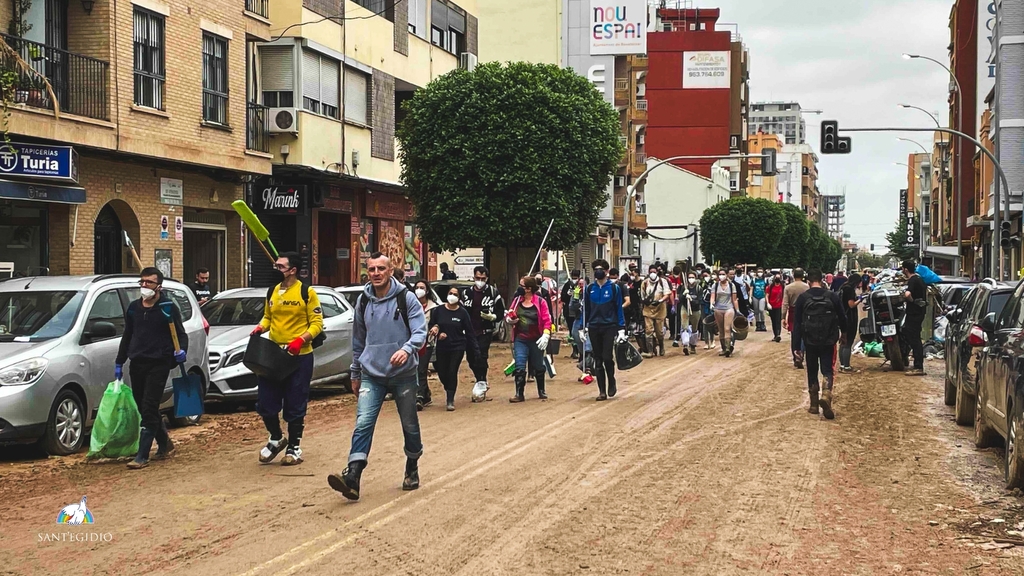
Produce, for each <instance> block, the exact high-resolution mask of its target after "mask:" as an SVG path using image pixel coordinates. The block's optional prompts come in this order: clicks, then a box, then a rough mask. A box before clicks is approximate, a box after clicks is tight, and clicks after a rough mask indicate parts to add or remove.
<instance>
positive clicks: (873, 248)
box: [871, 244, 875, 252]
mask: <svg viewBox="0 0 1024 576" xmlns="http://www.w3.org/2000/svg"><path fill="white" fill-rule="evenodd" d="M871 251H872V252H874V251H875V245H874V244H872V245H871Z"/></svg>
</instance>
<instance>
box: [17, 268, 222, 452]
mask: <svg viewBox="0 0 1024 576" xmlns="http://www.w3.org/2000/svg"><path fill="white" fill-rule="evenodd" d="M163 291H164V293H165V294H167V295H168V296H169V297H170V298H171V299H172V300H173V301H174V302H175V303H176V304H177V305H178V308H179V309H180V310H181V317H182V320H183V321H184V325H185V330H186V331H187V333H188V339H189V345H188V350H187V352H188V355H187V359H186V361H185V368H186V371H188V372H189V373H191V374H198V375H199V376H200V377H201V378H202V379H203V383H204V384H205V383H206V382H209V381H210V371H209V366H208V365H207V360H206V353H207V350H206V339H207V330H208V325H207V324H206V321H205V320H204V319H203V315H202V314H200V313H199V303H198V302H197V301H196V298H195V296H194V295H193V294H192V291H191V290H189V289H188V287H187V286H185V285H184V284H181V283H179V282H175V281H173V280H170V279H168V280H164V284H163ZM138 298H139V284H138V277H137V276H127V275H104V276H39V277H27V278H14V279H9V280H2V281H0V442H5V443H6V442H32V441H39V443H40V445H41V446H42V448H43V449H45V450H46V451H47V452H48V453H50V454H61V455H63V454H71V453H73V452H75V451H77V450H78V449H79V448H81V446H82V443H83V441H84V440H85V436H86V434H87V433H88V431H89V429H90V428H91V427H92V423H93V420H94V419H95V418H96V412H97V409H98V407H99V403H100V399H101V398H102V397H103V392H104V391H105V390H106V387H107V384H108V383H109V382H110V381H111V380H113V378H114V359H115V357H116V356H117V349H118V347H119V346H120V344H121V335H122V334H123V333H124V314H125V310H126V309H127V307H128V304H129V303H131V301H132V300H136V299H138ZM130 367H131V362H129V364H128V368H130ZM177 374H178V372H177V370H175V371H173V372H172V373H171V375H170V377H168V379H167V385H166V387H165V388H164V396H163V399H162V402H161V405H160V407H161V409H162V410H164V411H170V410H171V409H172V408H173V404H174V402H173V400H172V388H171V379H172V378H173V377H174V376H176V375H177ZM124 376H125V382H127V383H128V384H131V375H130V370H125V374H124ZM204 388H205V386H204ZM198 419H199V417H193V418H182V419H176V418H171V422H172V424H177V425H185V424H190V423H195V422H197V421H198Z"/></svg>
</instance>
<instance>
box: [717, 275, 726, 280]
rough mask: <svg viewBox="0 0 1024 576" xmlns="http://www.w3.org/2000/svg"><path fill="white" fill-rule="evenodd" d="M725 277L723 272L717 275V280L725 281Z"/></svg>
mask: <svg viewBox="0 0 1024 576" xmlns="http://www.w3.org/2000/svg"><path fill="white" fill-rule="evenodd" d="M725 278H726V276H725V274H719V275H718V281H719V282H725Z"/></svg>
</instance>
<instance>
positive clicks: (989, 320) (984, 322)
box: [978, 312, 996, 334]
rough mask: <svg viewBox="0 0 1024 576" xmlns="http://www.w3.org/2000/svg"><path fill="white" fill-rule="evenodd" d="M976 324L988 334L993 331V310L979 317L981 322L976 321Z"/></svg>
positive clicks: (994, 328) (994, 323)
mask: <svg viewBox="0 0 1024 576" xmlns="http://www.w3.org/2000/svg"><path fill="white" fill-rule="evenodd" d="M978 326H980V327H981V329H982V330H984V331H985V333H986V334H990V333H992V332H995V331H996V313H995V312H989V313H988V314H987V315H985V317H984V318H982V319H981V322H979V323H978Z"/></svg>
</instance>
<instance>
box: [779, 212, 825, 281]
mask: <svg viewBox="0 0 1024 576" xmlns="http://www.w3.org/2000/svg"><path fill="white" fill-rule="evenodd" d="M778 206H779V208H780V209H781V210H782V213H783V216H784V217H785V218H786V227H785V230H784V231H783V232H782V234H781V236H782V239H781V240H780V241H779V246H778V248H777V249H776V250H775V252H774V253H773V254H772V258H771V262H770V265H771V266H774V267H779V268H782V267H788V266H792V265H793V263H794V262H799V263H803V262H804V256H805V255H806V254H807V240H808V238H810V235H811V226H812V224H811V223H810V221H808V220H807V215H806V214H804V211H803V210H801V209H800V207H799V206H796V205H794V204H789V203H788V202H787V203H785V204H778ZM815 228H817V226H815Z"/></svg>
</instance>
